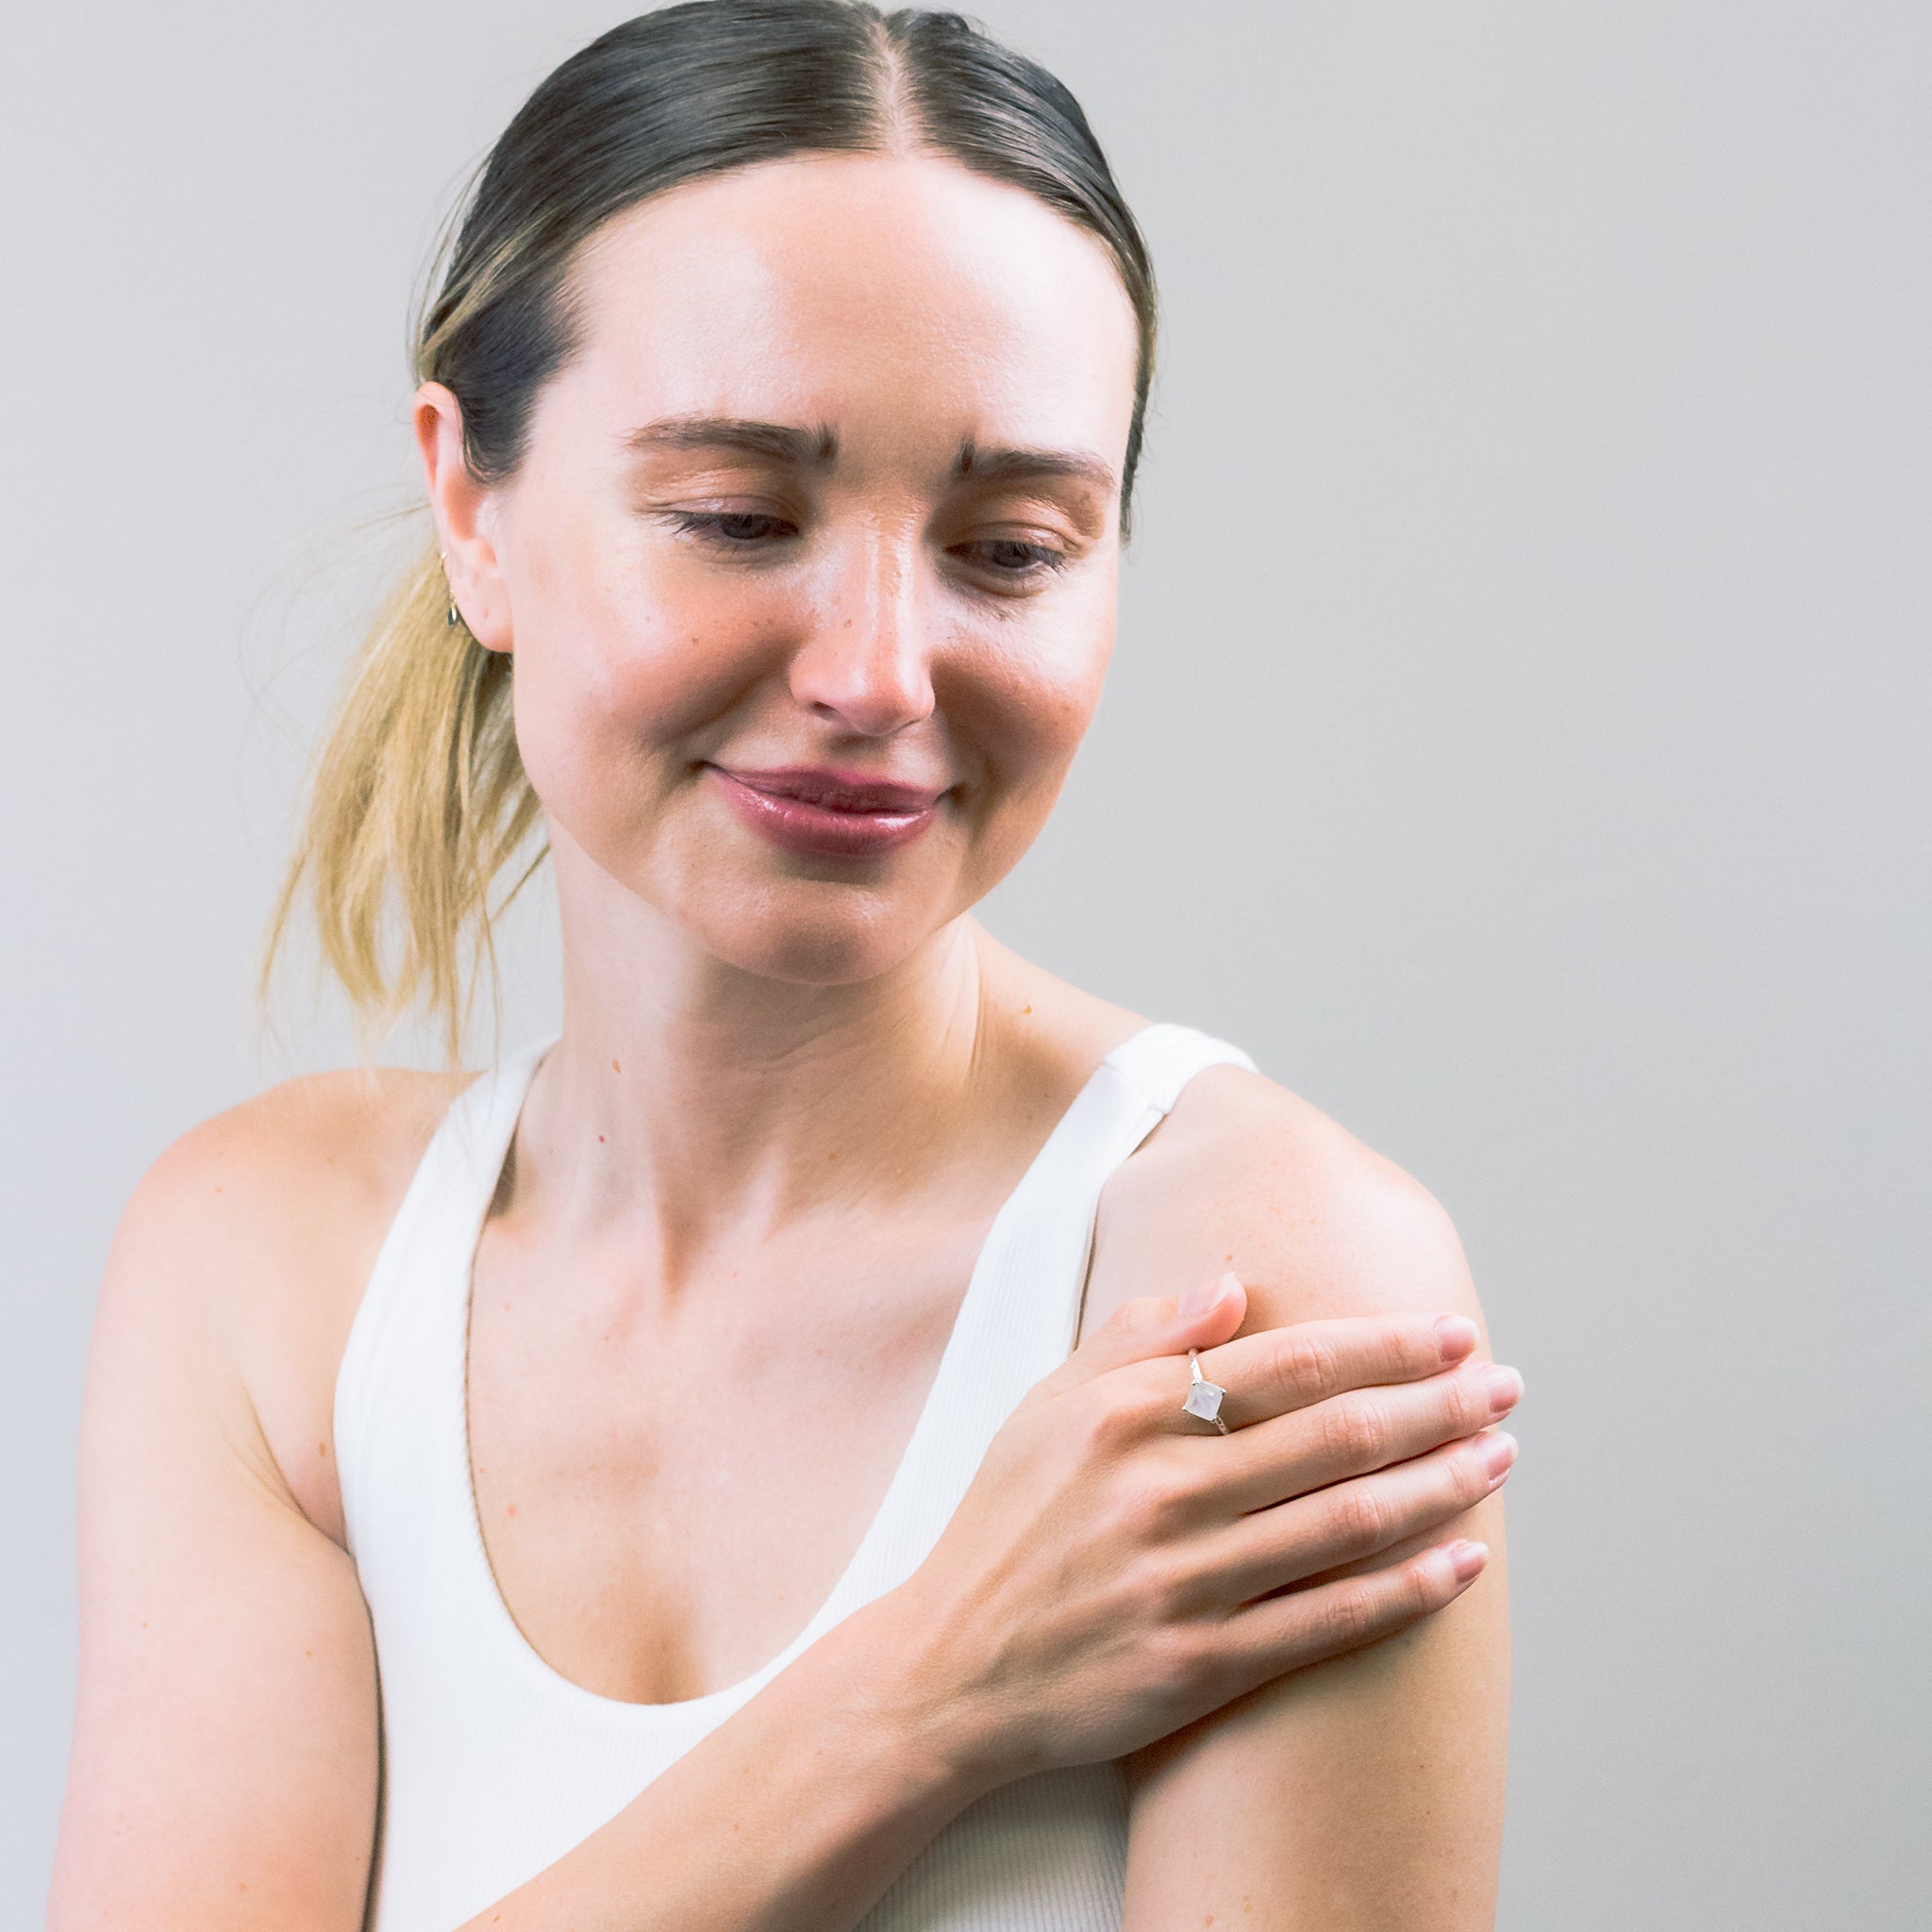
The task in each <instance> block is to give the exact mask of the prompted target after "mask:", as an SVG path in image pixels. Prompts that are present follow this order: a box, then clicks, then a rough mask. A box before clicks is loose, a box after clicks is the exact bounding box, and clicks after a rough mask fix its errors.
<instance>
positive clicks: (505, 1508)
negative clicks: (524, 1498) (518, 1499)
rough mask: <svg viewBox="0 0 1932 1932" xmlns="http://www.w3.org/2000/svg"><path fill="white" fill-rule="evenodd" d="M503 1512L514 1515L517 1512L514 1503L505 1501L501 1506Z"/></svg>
mask: <svg viewBox="0 0 1932 1932" xmlns="http://www.w3.org/2000/svg"><path fill="white" fill-rule="evenodd" d="M503 1513H504V1514H505V1515H506V1516H514V1515H515V1514H516V1513H517V1506H516V1505H515V1504H514V1503H506V1504H505V1505H504V1506H503Z"/></svg>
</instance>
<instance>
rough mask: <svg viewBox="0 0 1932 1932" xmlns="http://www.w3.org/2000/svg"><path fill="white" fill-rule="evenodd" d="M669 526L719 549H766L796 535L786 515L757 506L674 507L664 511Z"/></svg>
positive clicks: (796, 527)
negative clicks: (740, 507) (737, 507)
mask: <svg viewBox="0 0 1932 1932" xmlns="http://www.w3.org/2000/svg"><path fill="white" fill-rule="evenodd" d="M668 515H669V517H670V520H671V524H672V526H673V528H675V529H677V530H679V531H682V532H683V534H684V535H686V536H687V537H696V538H699V539H700V540H702V541H706V542H708V543H711V544H714V545H715V546H717V547H718V548H719V549H723V550H739V551H751V550H758V549H768V548H770V547H771V545H772V544H774V542H785V541H790V540H791V538H793V537H796V536H797V535H798V525H796V524H795V523H793V522H792V521H791V518H790V517H784V516H779V515H777V514H775V513H774V512H773V511H770V510H757V509H675V510H671V511H669V512H668Z"/></svg>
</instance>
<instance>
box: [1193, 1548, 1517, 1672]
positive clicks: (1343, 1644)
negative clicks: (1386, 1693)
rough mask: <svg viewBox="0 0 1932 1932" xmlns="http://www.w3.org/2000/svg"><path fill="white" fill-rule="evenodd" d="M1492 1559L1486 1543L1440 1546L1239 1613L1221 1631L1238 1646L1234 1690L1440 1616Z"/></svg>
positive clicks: (1233, 1658) (1232, 1666)
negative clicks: (1445, 1606)
mask: <svg viewBox="0 0 1932 1932" xmlns="http://www.w3.org/2000/svg"><path fill="white" fill-rule="evenodd" d="M1489 1559H1490V1553H1489V1550H1488V1548H1487V1546H1486V1545H1484V1544H1482V1543H1478V1542H1470V1541H1461V1540H1459V1541H1455V1542H1449V1543H1438V1544H1435V1545H1434V1546H1433V1547H1431V1548H1429V1549H1426V1550H1424V1551H1423V1552H1422V1553H1421V1554H1420V1555H1419V1556H1414V1557H1407V1558H1405V1559H1404V1560H1403V1561H1402V1562H1400V1563H1391V1564H1390V1565H1389V1566H1388V1567H1387V1568H1386V1569H1382V1570H1371V1571H1367V1572H1365V1573H1364V1574H1362V1575H1360V1576H1344V1577H1340V1578H1338V1579H1337V1580H1336V1581H1334V1582H1332V1583H1320V1584H1314V1585H1311V1586H1310V1587H1309V1588H1308V1589H1307V1590H1291V1591H1288V1592H1287V1593H1286V1594H1285V1595H1282V1596H1271V1597H1266V1598H1264V1599H1263V1600H1262V1601H1261V1602H1259V1603H1257V1604H1250V1605H1249V1606H1248V1607H1247V1608H1245V1609H1242V1610H1237V1611H1236V1612H1235V1614H1234V1616H1233V1617H1231V1618H1230V1619H1229V1620H1228V1622H1227V1623H1226V1624H1224V1626H1223V1628H1222V1631H1221V1633H1220V1635H1221V1639H1222V1641H1224V1642H1227V1643H1231V1646H1232V1649H1231V1654H1230V1655H1229V1657H1228V1664H1227V1672H1228V1676H1229V1678H1230V1679H1231V1680H1232V1681H1233V1682H1234V1683H1235V1685H1236V1689H1235V1690H1233V1691H1230V1693H1229V1695H1230V1696H1237V1695H1240V1694H1241V1691H1248V1690H1252V1689H1254V1688H1255V1687H1256V1686H1257V1685H1260V1684H1265V1683H1267V1682H1269V1681H1270V1680H1271V1679H1272V1678H1274V1677H1282V1676H1286V1675H1287V1674H1289V1672H1291V1671H1298V1670H1300V1669H1301V1668H1302V1666H1303V1665H1305V1664H1312V1663H1319V1662H1321V1661H1322V1659H1323V1658H1324V1657H1340V1656H1341V1655H1342V1654H1343V1653H1344V1652H1347V1651H1351V1650H1360V1649H1361V1648H1362V1647H1363V1646H1364V1645H1366V1644H1371V1643H1376V1642H1379V1641H1381V1640H1382V1639H1383V1638H1385V1637H1392V1636H1394V1635H1395V1633H1396V1632H1397V1631H1398V1630H1406V1629H1407V1627H1408V1626H1409V1625H1410V1624H1417V1623H1420V1622H1421V1621H1422V1620H1423V1618H1424V1617H1428V1616H1433V1615H1434V1614H1435V1612H1436V1611H1438V1610H1440V1609H1441V1608H1442V1607H1443V1606H1444V1605H1445V1604H1449V1603H1453V1602H1454V1601H1455V1599H1456V1598H1457V1597H1458V1596H1460V1595H1461V1594H1462V1592H1463V1591H1465V1590H1467V1589H1468V1588H1469V1586H1470V1585H1471V1584H1472V1583H1474V1581H1475V1579H1476V1578H1477V1577H1478V1576H1479V1575H1480V1574H1482V1570H1483V1565H1484V1564H1486V1563H1487V1562H1488V1561H1489Z"/></svg>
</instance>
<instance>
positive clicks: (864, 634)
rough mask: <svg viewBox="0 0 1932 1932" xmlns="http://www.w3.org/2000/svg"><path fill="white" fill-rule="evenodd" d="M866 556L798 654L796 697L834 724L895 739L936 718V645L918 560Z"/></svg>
mask: <svg viewBox="0 0 1932 1932" xmlns="http://www.w3.org/2000/svg"><path fill="white" fill-rule="evenodd" d="M865 549H866V552H867V554H866V555H865V557H864V558H863V560H862V563H861V562H860V561H859V560H858V559H855V560H854V562H855V567H854V568H852V569H851V570H849V571H847V572H846V573H844V576H843V581H842V582H841V586H840V593H839V595H838V596H837V597H836V598H835V599H834V600H833V601H832V603H831V604H830V606H829V607H828V608H826V609H825V610H824V614H823V615H822V616H821V617H820V618H819V619H818V620H817V622H816V623H815V624H814V625H813V626H812V628H811V630H810V632H809V634H808V636H807V637H806V638H805V639H804V640H803V641H801V643H800V645H799V648H798V650H797V651H796V652H795V653H794V654H793V657H792V660H791V694H792V696H793V697H794V698H795V699H796V700H797V701H798V702H799V703H800V704H801V705H803V706H804V707H805V708H807V709H808V710H809V711H812V712H813V713H815V714H816V715H817V716H819V717H821V718H823V719H824V720H825V722H826V723H828V724H836V725H838V726H840V727H841V728H843V729H845V730H848V731H853V732H857V733H858V734H859V735H860V736H862V737H865V738H890V737H891V735H892V734H893V733H894V732H896V731H903V730H904V729H905V728H906V726H907V725H908V724H918V723H919V721H920V720H921V719H923V718H927V717H930V716H931V715H932V708H933V695H932V666H931V662H930V658H929V642H928V639H927V637H926V635H925V623H924V617H923V613H922V611H921V609H920V596H919V570H918V563H917V560H916V558H908V557H906V556H904V555H903V554H902V552H901V549H900V546H898V545H896V544H892V545H888V544H884V543H874V544H869V545H866V546H865Z"/></svg>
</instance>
